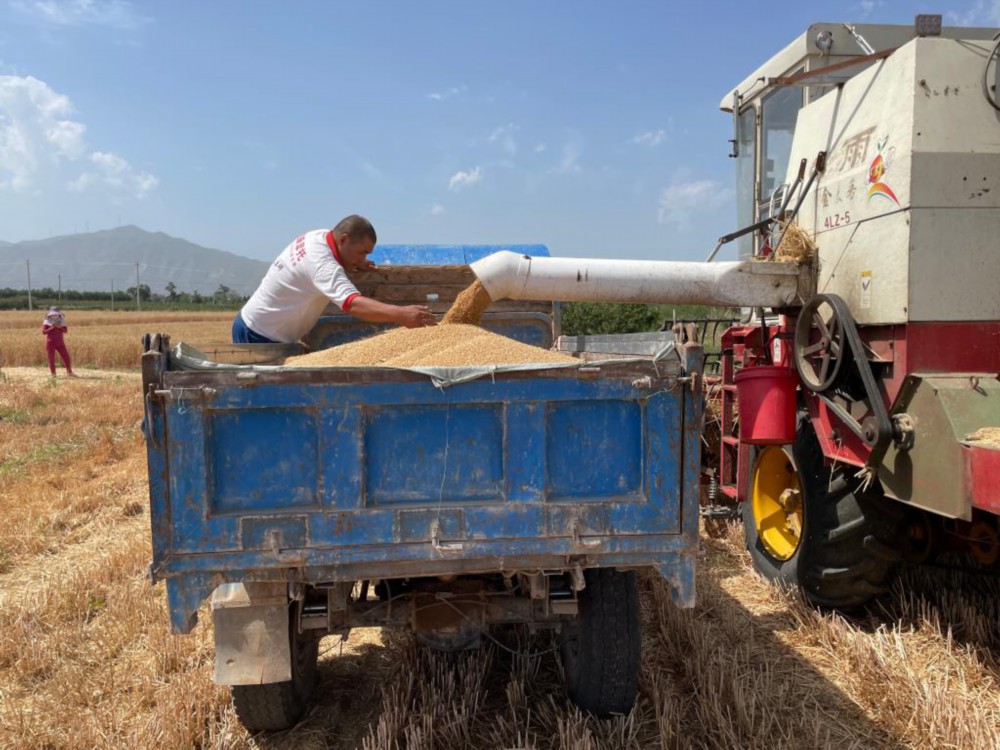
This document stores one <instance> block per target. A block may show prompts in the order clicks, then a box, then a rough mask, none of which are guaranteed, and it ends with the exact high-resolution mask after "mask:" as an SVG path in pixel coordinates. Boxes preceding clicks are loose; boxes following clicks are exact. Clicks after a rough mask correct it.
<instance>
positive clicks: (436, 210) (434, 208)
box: [427, 203, 444, 216]
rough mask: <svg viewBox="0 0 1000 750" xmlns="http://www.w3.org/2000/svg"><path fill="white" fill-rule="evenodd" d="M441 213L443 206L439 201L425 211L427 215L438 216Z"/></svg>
mask: <svg viewBox="0 0 1000 750" xmlns="http://www.w3.org/2000/svg"><path fill="white" fill-rule="evenodd" d="M443 213H444V206H442V205H441V204H440V203H435V204H434V205H433V206H431V210H430V211H428V212H427V215H428V216H440V215H441V214H443Z"/></svg>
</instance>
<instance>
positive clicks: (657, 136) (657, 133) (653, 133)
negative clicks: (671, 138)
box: [632, 130, 667, 146]
mask: <svg viewBox="0 0 1000 750" xmlns="http://www.w3.org/2000/svg"><path fill="white" fill-rule="evenodd" d="M666 137H667V133H666V131H665V130H648V131H646V132H645V133H639V135H636V136H634V137H633V138H632V143H635V144H638V145H639V146H659V145H660V144H661V143H663V140H664V139H665V138H666Z"/></svg>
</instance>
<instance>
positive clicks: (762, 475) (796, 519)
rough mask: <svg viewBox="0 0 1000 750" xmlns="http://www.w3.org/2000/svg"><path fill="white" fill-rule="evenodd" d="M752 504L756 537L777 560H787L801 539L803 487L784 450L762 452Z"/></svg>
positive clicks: (752, 483) (753, 479) (753, 483)
mask: <svg viewBox="0 0 1000 750" xmlns="http://www.w3.org/2000/svg"><path fill="white" fill-rule="evenodd" d="M750 502H751V504H752V506H753V520H754V525H755V526H756V527H757V537H758V538H759V539H760V541H761V543H762V544H763V545H764V549H766V550H767V551H768V553H769V554H770V555H771V556H772V557H774V558H775V559H777V560H788V559H789V558H791V556H792V555H794V554H795V550H797V549H798V548H799V540H800V539H801V537H802V487H801V486H800V485H799V474H798V472H797V471H796V470H795V466H794V465H793V464H792V459H791V457H790V456H789V455H788V453H787V452H786V451H785V449H783V448H779V447H777V446H769V447H767V448H764V450H763V451H761V453H760V455H759V456H758V457H757V464H756V466H754V470H753V476H752V477H751V481H750Z"/></svg>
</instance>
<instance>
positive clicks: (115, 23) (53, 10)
mask: <svg viewBox="0 0 1000 750" xmlns="http://www.w3.org/2000/svg"><path fill="white" fill-rule="evenodd" d="M11 7H12V8H14V10H16V11H19V12H20V13H22V14H24V15H27V16H29V17H31V18H34V19H36V20H38V21H42V22H43V23H47V24H50V25H53V26H66V27H71V26H108V27H110V28H113V29H136V28H139V27H140V26H144V25H145V24H147V23H150V21H151V20H152V19H150V18H147V17H145V16H143V15H141V14H139V13H138V12H136V10H135V8H134V6H133V5H132V3H130V2H127V1H126V0H12V2H11Z"/></svg>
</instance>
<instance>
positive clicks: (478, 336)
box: [285, 323, 578, 367]
mask: <svg viewBox="0 0 1000 750" xmlns="http://www.w3.org/2000/svg"><path fill="white" fill-rule="evenodd" d="M577 362H578V360H576V359H574V358H573V357H570V356H567V355H565V354H559V353H557V352H552V351H549V350H547V349H541V348H539V347H537V346H530V345H529V344H522V343H521V342H519V341H515V340H514V339H509V338H507V337H506V336H500V335H499V334H496V333H491V332H490V331H485V330H483V329H482V328H479V327H478V326H474V325H468V324H463V323H452V324H450V325H441V326H429V327H427V328H394V329H392V330H390V331H386V332H385V333H382V334H379V335H378V336H372V337H371V338H367V339H362V340H360V341H352V342H351V343H349V344H344V345H343V346H337V347H334V348H332V349H324V350H322V351H318V352H312V353H311V354H303V355H299V356H296V357H289V358H288V359H286V360H285V364H286V365H291V366H293V367H379V366H383V367H477V366H488V365H515V364H550V363H552V364H555V363H574V364H575V363H577Z"/></svg>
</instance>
